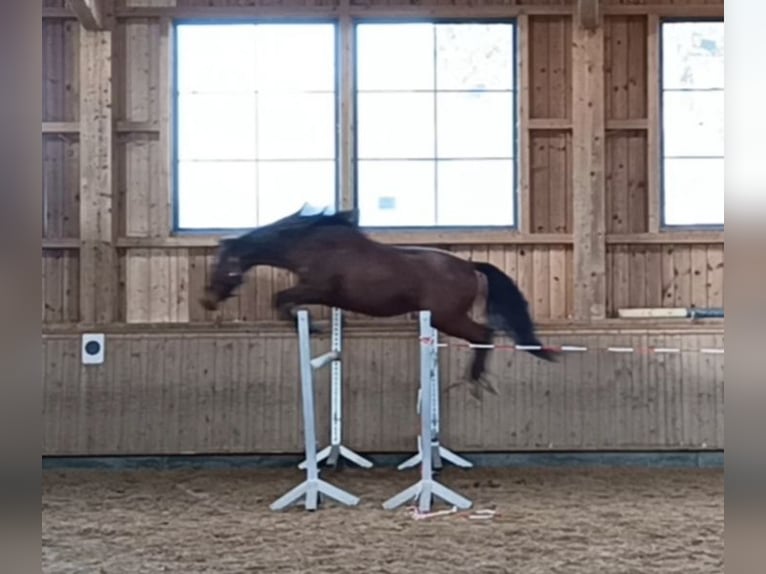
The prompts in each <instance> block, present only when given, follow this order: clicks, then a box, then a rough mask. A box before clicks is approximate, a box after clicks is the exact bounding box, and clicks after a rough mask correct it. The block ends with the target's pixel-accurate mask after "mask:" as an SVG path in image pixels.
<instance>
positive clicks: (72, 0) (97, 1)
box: [67, 0, 109, 31]
mask: <svg viewBox="0 0 766 574" xmlns="http://www.w3.org/2000/svg"><path fill="white" fill-rule="evenodd" d="M67 4H68V5H69V9H70V10H71V11H72V12H74V13H75V14H76V15H77V19H78V20H79V21H80V24H82V27H83V28H85V29H86V30H90V31H98V30H106V29H107V28H108V20H109V18H108V15H107V10H106V7H107V6H106V4H107V0H67Z"/></svg>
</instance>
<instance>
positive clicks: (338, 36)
mask: <svg viewBox="0 0 766 574" xmlns="http://www.w3.org/2000/svg"><path fill="white" fill-rule="evenodd" d="M264 24H266V25H268V24H277V25H281V24H287V25H300V24H309V25H311V24H332V26H333V30H334V39H335V58H334V61H333V66H334V69H335V73H334V74H333V76H334V77H333V90H334V92H335V94H334V95H335V97H334V103H335V105H334V111H335V118H334V122H335V149H334V154H335V162H334V163H335V196H334V201H335V206H334V208H335V209H340V208H341V202H342V197H341V187H342V183H343V182H342V181H341V177H342V162H341V156H340V154H341V145H342V142H341V140H342V137H343V130H344V129H346V128H345V127H344V126H343V125H341V121H342V115H341V97H342V93H341V89H342V86H341V81H340V78H341V75H342V70H341V69H340V66H341V62H342V57H341V50H342V29H341V27H342V25H341V22H340V20H339V19H338V18H335V17H322V16H316V17H303V18H291V17H289V16H285V17H280V18H258V17H253V18H226V17H224V18H193V17H192V18H175V19H173V20H172V22H171V26H172V32H173V39H172V42H171V44H172V45H171V48H170V51H171V58H172V65H171V68H172V73H171V78H170V82H171V91H172V93H171V95H170V97H171V100H172V101H171V104H170V114H171V124H172V125H171V130H170V133H171V139H172V141H171V144H170V147H171V152H170V156H171V160H170V161H171V162H172V166H171V168H170V172H171V178H172V183H171V203H172V205H171V218H172V220H171V229H170V231H171V235H173V236H192V237H193V236H210V235H213V236H227V235H238V234H241V233H245V232H247V231H250V230H251V229H253V227H247V228H237V227H223V228H217V227H193V228H186V227H181V226H180V224H179V211H180V197H179V191H180V190H179V177H178V176H179V157H178V148H179V126H180V122H179V113H178V108H179V106H178V104H179V89H178V87H179V86H178V67H179V66H178V54H179V50H178V48H179V46H178V33H177V32H178V28H179V27H183V26H226V25H254V26H258V25H264ZM257 161H258V160H257V159H256V162H257ZM296 161H298V160H296ZM259 226H260V224H259V225H257V226H255V228H257V227H259Z"/></svg>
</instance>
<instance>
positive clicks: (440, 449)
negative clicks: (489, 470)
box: [397, 329, 473, 470]
mask: <svg viewBox="0 0 766 574" xmlns="http://www.w3.org/2000/svg"><path fill="white" fill-rule="evenodd" d="M433 332H434V342H435V346H434V351H433V353H432V354H431V356H432V359H431V363H432V364H431V377H430V385H431V405H430V406H431V410H430V416H431V461H432V465H433V468H434V469H437V470H438V469H440V468H442V459H444V460H446V461H447V462H451V463H452V464H454V465H455V466H459V467H461V468H472V467H473V463H472V462H471V461H469V460H466V459H464V458H463V457H462V456H459V455H458V454H455V453H454V452H452V451H451V450H449V449H448V448H447V447H445V446H442V444H441V442H440V439H439V430H440V421H439V410H440V409H439V345H438V335H439V332H438V331H437V330H436V329H434V330H433ZM424 404H425V401H424V400H423V391H422V390H419V391H418V402H417V411H418V413H421V411H422V409H423V405H424ZM422 460H423V437H422V436H421V435H418V452H416V453H415V454H414V455H412V456H411V457H410V458H408V459H407V460H405V461H404V462H402V463H401V464H400V465H399V466H398V467H397V468H398V469H399V470H404V469H405V468H411V467H413V466H417V465H418V464H419V463H420V462H421V461H422Z"/></svg>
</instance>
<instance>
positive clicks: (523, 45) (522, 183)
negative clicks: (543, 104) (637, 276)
mask: <svg viewBox="0 0 766 574" xmlns="http://www.w3.org/2000/svg"><path fill="white" fill-rule="evenodd" d="M517 42H518V45H519V82H518V83H519V94H520V102H519V116H520V118H519V126H520V128H521V129H520V130H519V132H520V133H519V139H520V141H519V155H520V157H519V159H520V168H521V169H520V174H519V187H520V192H521V193H520V196H521V197H520V198H519V214H518V217H517V223H516V225H517V226H518V228H519V230H520V231H521V232H522V233H529V232H531V231H532V201H531V199H530V197H531V188H532V168H531V165H532V163H531V162H532V159H531V156H532V137H531V134H530V131H531V130H532V129H533V127H532V121H533V120H532V119H531V113H532V112H531V100H530V97H531V95H530V86H529V83H530V82H529V80H530V73H529V51H530V46H529V44H530V39H529V16H527V15H526V14H522V15H521V16H519V20H518V39H517Z"/></svg>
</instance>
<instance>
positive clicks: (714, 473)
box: [42, 468, 724, 574]
mask: <svg viewBox="0 0 766 574" xmlns="http://www.w3.org/2000/svg"><path fill="white" fill-rule="evenodd" d="M322 478H324V479H326V480H328V481H330V482H331V483H333V484H336V485H337V486H340V487H342V488H345V489H347V490H349V491H351V492H353V493H354V494H357V495H358V496H360V497H361V499H362V501H361V503H360V505H359V506H358V507H356V508H346V507H338V506H335V505H328V506H325V507H323V508H321V509H320V510H319V511H317V512H314V513H311V512H306V511H305V510H303V509H302V508H295V509H291V510H288V511H287V512H284V513H275V512H272V511H271V510H269V504H270V503H271V502H273V501H274V500H275V499H276V498H278V497H279V496H280V495H281V494H283V493H284V492H286V491H287V490H289V489H290V488H291V487H292V486H294V485H296V484H298V483H299V482H300V481H301V480H302V479H303V475H302V473H301V472H300V471H298V470H297V469H296V470H291V469H280V470H215V471H214V470H205V471H199V470H184V471H162V472H160V471H156V470H146V471H130V472H118V471H112V470H110V471H90V470H88V471H85V470H76V471H53V470H46V471H45V472H44V474H43V496H42V507H43V510H42V528H43V538H42V562H43V571H44V572H51V573H53V572H56V573H59V572H62V573H63V572H67V573H70V572H72V573H73V572H77V573H109V574H112V573H114V574H117V573H122V572H141V573H154V572H178V573H184V574H194V573H202V572H232V573H234V572H236V573H246V572H267V573H281V572H297V573H301V572H306V573H312V574H313V573H319V572H343V573H345V572H349V573H351V572H354V573H355V572H360V573H361V572H371V573H384V572H385V573H392V574H398V573H404V572H415V573H419V574H422V573H441V574H443V573H452V572H456V573H457V572H460V573H462V572H466V573H469V572H470V573H476V574H479V573H495V572H497V573H500V572H509V573H524V574H536V573H568V574H576V573H587V574H596V573H605V574H621V573H651V574H661V573H671V572H672V573H679V574H681V573H683V574H691V573H695V574H701V573H707V572H710V573H720V572H723V547H724V543H723V530H724V496H723V471H722V470H721V469H715V470H655V469H646V470H644V469H618V470H596V469H593V470H572V469H540V468H537V469H473V470H468V471H466V470H460V469H454V468H449V469H446V470H444V471H443V472H442V473H441V475H440V476H439V480H440V481H441V482H443V483H444V484H446V485H447V486H449V487H450V488H453V489H455V490H457V491H458V492H460V493H461V494H463V495H465V496H467V497H468V498H470V499H472V500H473V502H474V509H475V510H478V509H493V510H494V511H495V515H494V517H492V518H491V519H484V520H475V519H470V518H469V515H470V514H471V513H470V511H468V512H465V513H456V514H451V515H447V516H439V517H433V518H429V519H426V520H414V519H413V517H412V515H411V513H410V511H408V510H407V509H406V508H402V509H400V510H397V511H385V510H383V509H382V508H381V503H382V502H383V501H384V500H385V499H387V498H388V497H390V496H391V495H393V494H395V493H396V492H398V491H400V490H401V489H403V488H405V487H406V486H408V485H409V484H411V483H413V482H415V481H416V480H417V479H418V475H417V471H416V470H413V471H405V472H399V471H395V470H389V469H374V470H369V471H362V470H358V469H350V468H344V469H341V470H339V471H335V470H325V471H323V472H322ZM443 508H444V507H442V506H439V507H438V508H435V510H441V509H443Z"/></svg>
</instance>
